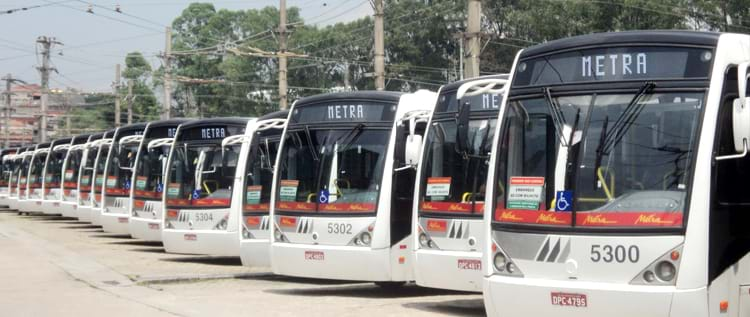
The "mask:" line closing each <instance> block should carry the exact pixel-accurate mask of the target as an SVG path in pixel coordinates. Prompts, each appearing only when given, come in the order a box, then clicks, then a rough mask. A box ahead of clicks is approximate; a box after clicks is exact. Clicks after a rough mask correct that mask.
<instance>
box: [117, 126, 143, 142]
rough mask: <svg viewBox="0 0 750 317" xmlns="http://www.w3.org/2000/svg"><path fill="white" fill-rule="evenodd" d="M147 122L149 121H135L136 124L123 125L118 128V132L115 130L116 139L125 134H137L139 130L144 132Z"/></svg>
mask: <svg viewBox="0 0 750 317" xmlns="http://www.w3.org/2000/svg"><path fill="white" fill-rule="evenodd" d="M146 124H148V123H145V122H143V123H134V124H129V125H126V126H122V127H120V128H119V129H117V132H115V135H114V138H115V139H116V140H119V139H121V138H122V137H124V136H128V135H133V134H137V132H138V131H140V132H141V133H143V130H146Z"/></svg>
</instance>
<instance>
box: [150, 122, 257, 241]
mask: <svg viewBox="0 0 750 317" xmlns="http://www.w3.org/2000/svg"><path fill="white" fill-rule="evenodd" d="M248 120H252V121H255V119H240V118H216V119H202V120H195V121H191V122H188V123H185V124H182V125H180V128H179V129H178V130H177V135H176V136H175V141H174V145H173V146H172V150H171V152H170V155H169V163H168V166H169V172H168V173H167V182H166V183H167V186H166V189H165V190H164V204H165V209H166V210H167V212H165V213H164V218H163V219H164V222H163V226H162V228H163V230H162V243H163V244H164V250H165V251H166V252H168V253H181V254H205V255H215V256H239V255H240V250H239V249H240V241H239V233H238V228H239V218H240V216H239V214H237V213H236V212H233V210H232V208H231V205H232V196H233V195H232V194H233V192H232V189H233V187H234V182H235V172H236V168H237V164H238V158H239V157H238V156H239V152H240V146H241V145H240V144H236V145H231V146H227V147H222V141H223V140H224V139H225V138H228V137H233V136H238V135H240V136H241V135H244V134H245V128H246V127H247V125H248Z"/></svg>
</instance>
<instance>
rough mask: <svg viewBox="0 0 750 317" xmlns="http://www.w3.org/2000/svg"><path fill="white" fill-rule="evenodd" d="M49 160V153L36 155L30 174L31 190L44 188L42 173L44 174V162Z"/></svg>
mask: <svg viewBox="0 0 750 317" xmlns="http://www.w3.org/2000/svg"><path fill="white" fill-rule="evenodd" d="M46 160H47V152H42V153H37V154H34V159H33V160H32V162H33V163H32V164H31V172H30V173H29V177H30V178H31V179H29V188H42V173H44V162H45V161H46Z"/></svg>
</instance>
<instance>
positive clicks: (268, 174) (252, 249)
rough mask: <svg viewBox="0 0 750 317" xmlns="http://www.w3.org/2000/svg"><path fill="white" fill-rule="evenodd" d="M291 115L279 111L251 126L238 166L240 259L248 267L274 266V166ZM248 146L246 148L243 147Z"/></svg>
mask: <svg viewBox="0 0 750 317" xmlns="http://www.w3.org/2000/svg"><path fill="white" fill-rule="evenodd" d="M288 115H289V112H288V111H277V112H274V113H270V114H267V115H265V116H262V117H260V118H258V121H256V122H255V123H254V124H248V128H247V131H245V138H244V140H243V141H244V142H245V143H247V146H245V147H243V149H242V152H241V153H240V163H239V166H237V177H236V178H235V185H234V188H235V189H234V190H235V192H234V197H235V198H233V199H237V200H239V201H233V202H232V208H234V209H236V211H235V212H236V214H238V215H242V216H241V218H240V219H241V221H240V222H239V223H240V228H239V231H240V259H241V261H242V265H245V266H263V267H268V266H270V265H271V264H270V263H271V262H270V260H269V255H268V249H269V248H270V241H271V240H270V238H271V231H270V230H268V227H269V226H270V223H271V221H270V202H271V185H272V184H273V176H274V164H275V163H276V154H277V153H278V150H279V142H280V141H281V133H282V132H283V131H284V127H285V126H286V119H287V117H288ZM243 146H244V145H243Z"/></svg>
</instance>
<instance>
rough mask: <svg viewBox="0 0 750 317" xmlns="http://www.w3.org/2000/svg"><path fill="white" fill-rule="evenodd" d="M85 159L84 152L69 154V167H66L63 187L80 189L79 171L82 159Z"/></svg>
mask: <svg viewBox="0 0 750 317" xmlns="http://www.w3.org/2000/svg"><path fill="white" fill-rule="evenodd" d="M82 158H83V150H82V149H77V150H71V151H70V152H69V153H68V158H67V165H66V166H65V175H64V179H63V186H64V188H65V189H76V188H78V184H77V181H78V170H79V169H80V167H81V159H82Z"/></svg>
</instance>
